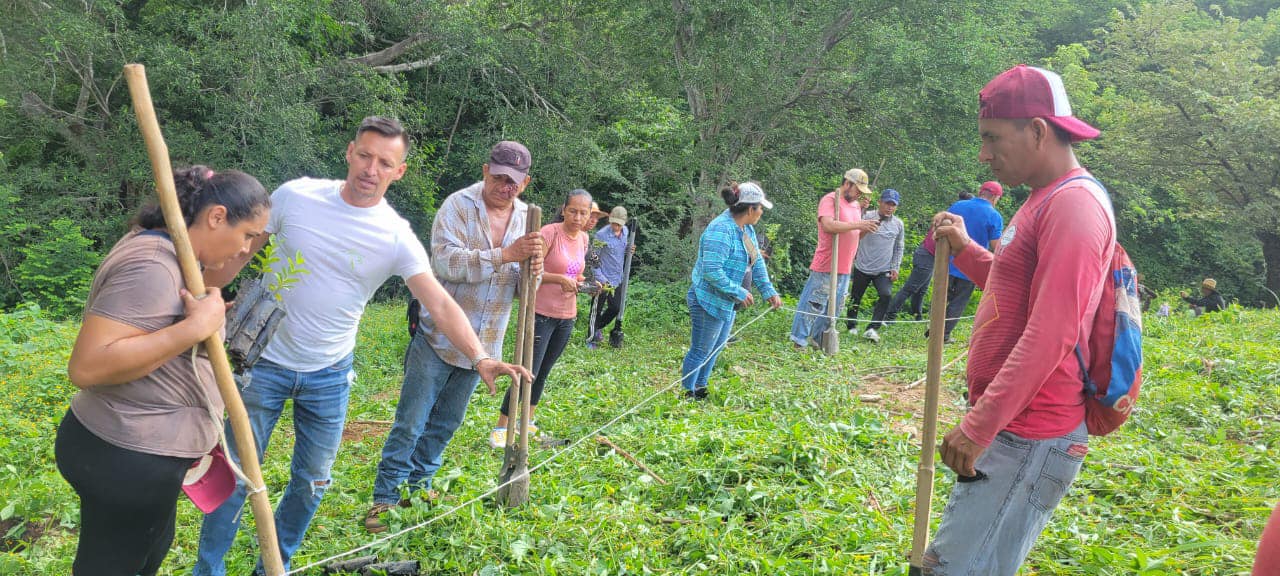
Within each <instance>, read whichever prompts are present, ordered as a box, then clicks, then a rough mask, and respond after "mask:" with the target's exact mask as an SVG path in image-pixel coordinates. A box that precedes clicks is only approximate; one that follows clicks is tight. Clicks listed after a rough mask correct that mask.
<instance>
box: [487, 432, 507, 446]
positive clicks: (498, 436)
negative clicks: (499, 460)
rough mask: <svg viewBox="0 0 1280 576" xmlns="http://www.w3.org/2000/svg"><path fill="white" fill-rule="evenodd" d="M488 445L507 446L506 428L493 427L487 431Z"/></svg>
mask: <svg viewBox="0 0 1280 576" xmlns="http://www.w3.org/2000/svg"><path fill="white" fill-rule="evenodd" d="M489 447H490V448H506V447H507V429H506V428H494V429H493V431H492V432H490V433H489Z"/></svg>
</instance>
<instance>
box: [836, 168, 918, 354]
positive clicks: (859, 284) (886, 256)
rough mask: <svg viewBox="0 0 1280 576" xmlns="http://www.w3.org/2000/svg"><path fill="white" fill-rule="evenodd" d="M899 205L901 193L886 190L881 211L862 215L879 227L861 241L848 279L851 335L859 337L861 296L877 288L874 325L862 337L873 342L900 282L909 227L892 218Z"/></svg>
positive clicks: (878, 336)
mask: <svg viewBox="0 0 1280 576" xmlns="http://www.w3.org/2000/svg"><path fill="white" fill-rule="evenodd" d="M899 202H901V198H900V197H899V196H898V191H897V190H894V189H892V188H889V189H886V190H885V191H884V192H882V193H880V205H879V207H878V208H877V209H876V210H875V211H874V212H867V213H865V214H863V215H862V218H863V219H864V220H875V221H878V222H879V226H878V227H876V229H875V230H874V231H872V232H868V233H867V234H865V235H863V237H862V239H861V240H859V241H858V256H857V257H856V258H855V259H854V261H853V274H852V275H851V276H850V279H849V309H848V319H847V320H845V323H846V324H847V325H848V327H849V333H850V334H856V333H857V328H858V308H860V307H861V306H862V295H863V294H865V293H866V291H867V286H868V285H874V286H875V288H876V292H877V293H878V294H879V299H877V300H876V306H875V309H874V310H873V311H872V313H871V324H870V325H869V326H867V331H866V332H864V333H863V334H862V337H863V338H866V339H867V340H870V341H872V342H879V341H880V333H879V332H877V329H878V328H880V327H881V326H883V325H884V324H882V323H883V322H884V319H885V316H886V314H887V313H888V311H889V303H890V302H891V301H892V300H893V283H894V282H896V281H897V280H898V270H899V269H900V268H901V267H902V252H903V247H904V246H905V242H906V227H905V226H904V225H903V224H902V220H901V219H899V218H898V217H897V216H894V215H893V214H894V212H897V210H898V203H899Z"/></svg>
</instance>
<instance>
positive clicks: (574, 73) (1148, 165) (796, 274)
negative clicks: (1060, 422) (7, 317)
mask: <svg viewBox="0 0 1280 576" xmlns="http://www.w3.org/2000/svg"><path fill="white" fill-rule="evenodd" d="M1272 6H1273V3H1271V2H1266V1H1263V0H1228V1H1225V2H1213V3H1211V2H1209V1H1208V0H1201V1H1198V2H1194V3H1193V2H1190V1H1153V2H1127V1H1123V0H1086V1H1076V0H1047V1H1036V2H1028V1H1026V0H983V1H981V2H979V1H976V0H960V1H954V2H934V1H905V2H903V1H887V0H872V1H866V2H856V3H848V2H835V1H831V0H804V1H800V2H773V1H765V2H741V1H712V2H690V1H688V0H671V1H669V2H668V1H662V2H654V1H640V2H634V1H630V0H627V1H622V0H600V1H595V2H563V1H549V0H527V1H514V2H513V1H510V0H502V1H497V0H480V1H475V2H457V1H449V2H437V1H435V0H397V1H392V0H273V1H258V2H244V1H229V2H196V1H191V0H129V1H117V2H75V1H71V0H40V1H37V0H0V11H2V12H3V13H4V14H5V17H4V18H3V19H0V307H12V306H13V305H15V304H17V303H19V302H21V301H36V302H39V303H40V304H41V305H42V306H43V307H44V308H45V309H46V310H47V311H49V312H50V313H52V314H55V315H64V316H65V315H73V314H75V313H78V311H79V305H80V302H82V301H83V297H84V294H85V291H86V289H87V284H88V278H89V275H90V273H91V271H92V269H93V267H94V265H95V264H96V262H97V261H98V260H99V258H100V257H101V255H103V254H104V253H105V252H106V250H108V249H109V247H110V246H111V244H112V243H113V242H114V240H115V239H116V238H118V237H119V235H120V233H121V231H122V226H123V224H124V222H125V221H126V219H127V218H128V216H129V214H130V213H132V211H133V210H134V209H136V207H137V206H138V205H139V204H140V203H142V202H143V201H145V200H146V199H148V198H149V197H150V195H151V184H150V175H149V169H148V166H147V164H146V159H145V156H144V153H143V150H142V147H141V141H140V138H139V137H138V134H137V129H136V126H135V125H134V122H133V115H132V112H131V111H130V110H129V105H128V98H127V93H126V90H125V89H124V86H123V83H122V82H121V75H120V69H121V66H122V65H123V64H125V63H127V62H142V63H145V64H146V65H147V67H148V75H149V78H150V80H151V84H152V92H153V95H154V97H155V100H156V103H157V107H158V109H159V115H160V117H161V119H162V121H163V123H164V128H165V132H166V136H167V139H168V142H169V145H170V147H171V149H172V156H173V158H174V159H175V161H177V162H204V163H209V164H212V165H214V166H217V167H236V168H240V169H243V170H246V171H248V172H250V173H252V174H255V175H257V176H258V177H259V178H260V179H261V180H263V182H264V183H265V184H267V186H268V187H274V186H275V185H277V184H279V183H281V182H283V181H285V180H287V179H290V178H294V177H297V176H300V175H304V174H305V175H324V176H338V175H341V174H342V173H343V165H342V156H341V154H340V152H341V150H342V146H343V145H344V144H345V142H346V141H347V140H348V139H349V138H350V133H351V130H352V127H353V126H354V125H355V123H356V122H357V121H358V120H359V119H360V118H361V117H363V116H365V115H367V114H372V113H380V114H390V115H394V116H397V117H399V118H401V119H403V120H404V122H405V123H406V124H407V125H408V126H409V127H410V129H411V130H412V132H413V136H414V139H415V141H416V150H415V152H414V154H413V155H412V158H411V160H410V162H411V170H410V171H409V175H408V177H407V178H405V180H404V181H402V182H401V183H400V184H398V185H396V186H394V187H393V188H392V191H391V198H392V200H393V201H394V203H395V205H396V206H397V208H399V209H400V210H401V211H402V212H403V213H405V214H407V215H408V216H409V217H410V218H411V219H412V220H413V221H414V223H415V225H416V226H417V229H418V230H419V232H424V231H425V230H426V229H427V226H428V223H429V219H430V216H431V214H432V211H433V208H434V206H435V205H436V204H437V203H438V201H439V199H440V198H441V197H442V195H443V194H446V193H448V192H450V191H452V190H455V189H458V188H460V187H461V186H463V185H465V184H468V183H470V182H471V181H473V180H474V179H476V178H478V175H479V165H480V164H481V162H482V161H483V160H484V158H485V156H484V153H485V151H486V150H487V149H488V147H489V146H491V145H492V143H493V142H494V141H496V140H497V139H499V138H514V139H519V140H522V141H524V142H525V143H527V144H528V145H529V147H530V149H531V150H532V151H533V154H534V170H533V175H534V178H535V179H534V185H533V187H532V189H531V190H530V191H529V193H528V195H529V197H530V198H532V199H533V200H534V201H537V202H540V203H543V204H545V205H555V204H557V203H558V202H559V198H560V195H561V194H562V193H563V192H565V191H567V190H568V189H570V188H573V187H579V186H581V187H586V188H588V189H589V190H591V191H592V192H594V193H595V194H596V195H597V196H598V197H599V199H600V200H601V204H602V205H604V206H606V207H608V206H611V205H613V204H616V203H623V204H626V205H627V206H628V207H629V208H631V210H632V213H633V214H636V215H637V216H639V218H640V220H641V223H642V225H643V226H644V228H645V234H646V237H647V240H648V241H646V242H644V243H642V245H641V248H640V256H639V266H640V270H641V271H642V273H643V274H644V275H645V276H646V277H648V278H651V279H654V280H671V279H677V278H681V277H683V275H684V274H685V271H686V270H687V269H688V266H689V264H690V254H691V248H692V242H693V240H692V238H693V236H694V234H692V233H693V232H696V231H697V230H698V228H699V227H700V225H701V223H703V222H705V221H706V219H707V218H708V217H709V216H710V215H712V214H714V213H715V212H716V211H717V210H718V208H717V197H716V195H715V194H714V190H715V187H716V186H717V185H719V184H720V183H722V182H723V181H725V180H726V179H729V178H736V179H742V178H752V179H757V180H760V181H762V182H763V183H764V184H765V186H766V189H767V190H769V192H770V193H771V195H773V196H774V197H775V198H777V199H778V200H779V208H778V209H777V210H775V211H773V212H771V213H770V215H769V218H768V219H767V222H768V225H767V228H768V229H769V233H770V234H771V235H772V236H773V237H774V240H775V245H776V246H777V247H778V248H779V257H778V258H776V259H775V266H776V270H775V275H777V276H778V277H779V278H780V279H781V280H782V282H781V284H782V286H783V287H784V288H785V289H787V290H789V291H791V292H794V291H797V290H798V287H799V284H800V282H802V281H803V265H804V264H807V260H808V258H809V255H810V254H811V250H812V246H813V243H814V234H813V226H812V213H813V209H814V204H815V202H816V198H817V197H818V196H819V195H820V193H822V192H825V191H826V190H829V189H830V188H832V187H834V186H835V185H837V184H838V179H839V174H841V173H843V171H844V170H845V169H847V168H849V167H850V166H854V165H857V166H862V167H864V168H866V169H867V170H868V171H869V172H872V173H875V172H877V170H876V168H877V167H878V166H879V165H880V163H881V162H882V161H883V162H884V169H883V171H882V172H881V173H880V174H879V178H878V183H877V187H879V188H884V187H892V188H896V189H898V190H899V191H901V192H902V193H903V197H904V206H903V209H902V211H901V212H900V213H901V214H902V215H903V216H904V217H905V218H906V219H907V221H908V223H909V225H910V227H911V230H912V234H913V236H914V237H913V238H912V241H914V240H915V239H916V238H918V236H919V235H920V234H922V233H923V229H924V226H923V223H924V215H926V214H929V213H931V212H933V211H935V210H937V209H939V208H941V207H943V206H945V205H946V204H947V203H948V202H949V201H950V200H951V199H953V198H954V197H955V194H956V192H957V191H959V190H962V189H969V190H972V189H974V188H976V185H977V183H979V182H981V181H982V180H984V179H986V177H987V176H986V174H985V171H984V169H983V168H982V167H981V166H979V165H978V164H977V162H976V161H975V156H976V146H977V143H978V142H977V138H976V136H975V134H974V121H973V118H974V116H975V112H976V104H977V100H976V98H975V94H976V92H977V90H978V88H979V87H981V86H982V84H983V83H984V82H985V81H986V80H987V79H989V78H990V77H991V76H993V75H994V74H995V73H997V72H998V71H1000V70H1001V69H1004V68H1007V67H1008V66H1010V65H1012V64H1014V63H1017V62H1031V63H1036V64H1041V65H1045V66H1048V67H1050V68H1053V69H1055V70H1057V71H1059V72H1060V73H1062V74H1063V75H1064V77H1065V78H1066V80H1067V82H1068V84H1069V89H1070V92H1071V95H1072V98H1073V99H1074V102H1075V105H1076V108H1077V110H1078V113H1079V115H1081V116H1082V117H1084V118H1087V119H1088V120H1090V121H1092V122H1094V123H1095V124H1097V125H1098V126H1099V127H1101V128H1102V129H1103V131H1104V134H1105V136H1104V138H1102V139H1101V140H1099V141H1097V142H1095V143H1090V144H1085V145H1083V146H1081V147H1080V154H1081V156H1082V157H1083V159H1084V160H1085V161H1086V163H1087V164H1088V165H1089V166H1090V167H1091V168H1093V169H1094V171H1095V172H1096V173H1097V174H1098V175H1099V176H1100V177H1101V178H1102V179H1103V181H1105V182H1107V183H1108V184H1109V186H1110V188H1111V191H1112V193H1113V194H1114V195H1115V197H1116V204H1117V207H1118V208H1119V212H1120V217H1121V235H1122V238H1123V240H1124V241H1125V242H1126V243H1127V244H1128V245H1129V246H1130V247H1131V252H1132V253H1133V255H1134V258H1135V260H1137V262H1138V264H1139V268H1140V269H1142V270H1144V271H1145V272H1146V274H1147V277H1148V281H1149V283H1151V284H1152V285H1154V286H1156V287H1175V286H1181V287H1192V286H1194V284H1195V282H1196V281H1198V279H1199V278H1201V277H1203V276H1214V277H1216V278H1218V280H1219V286H1220V287H1221V289H1222V290H1223V291H1224V293H1226V294H1227V295H1228V297H1234V298H1238V299H1239V300H1240V301H1241V302H1242V303H1246V304H1262V303H1271V302H1273V300H1272V297H1271V296H1270V295H1268V294H1267V293H1266V292H1265V288H1264V285H1265V286H1267V287H1269V288H1270V289H1271V290H1273V291H1280V236H1277V234H1276V230H1277V229H1280V219H1278V217H1280V216H1278V215H1280V213H1278V211H1277V208H1280V192H1278V190H1280V188H1278V184H1280V162H1277V158H1276V151H1277V150H1280V146H1277V144H1278V142H1277V138H1280V136H1277V135H1280V98H1277V97H1276V91H1277V86H1280V69H1278V68H1277V65H1276V57H1277V55H1278V54H1280V28H1278V24H1280V15H1276V14H1275V13H1272V12H1270V9H1271V7H1272ZM1014 196H1015V198H1017V199H1021V198H1022V197H1023V196H1025V191H1017V193H1015V195H1014ZM1006 204H1007V205H1006V206H1004V207H1002V208H1003V209H1004V210H1007V211H1012V210H1013V209H1014V208H1015V206H1016V203H1006Z"/></svg>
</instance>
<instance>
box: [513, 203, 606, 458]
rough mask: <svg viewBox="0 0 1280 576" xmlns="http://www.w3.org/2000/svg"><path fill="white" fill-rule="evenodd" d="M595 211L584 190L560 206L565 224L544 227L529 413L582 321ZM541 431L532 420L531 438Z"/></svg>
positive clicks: (557, 223)
mask: <svg viewBox="0 0 1280 576" xmlns="http://www.w3.org/2000/svg"><path fill="white" fill-rule="evenodd" d="M591 212H592V209H591V194H589V193H588V192H587V191H586V190H582V189H580V188H579V189H576V190H573V191H571V192H569V195H568V196H567V197H566V198H565V201H564V205H563V206H562V207H561V208H560V220H559V221H557V222H554V223H552V224H547V225H546V226H543V227H542V243H543V246H545V247H546V251H547V252H546V254H545V255H544V258H543V273H542V284H541V286H539V287H538V294H537V301H536V303H535V305H534V313H535V321H534V328H533V333H534V338H533V376H534V379H533V390H532V395H531V396H530V401H531V402H532V408H531V409H530V412H532V411H533V410H534V409H536V408H537V406H538V401H539V400H541V399H542V391H543V389H544V387H545V386H546V383H547V376H548V375H549V374H550V373H551V368H552V367H554V366H555V365H556V361H557V360H559V359H560V355H561V354H562V353H564V349H565V346H566V345H567V344H568V343H569V337H570V336H571V335H572V334H573V324H574V321H575V320H576V319H577V318H578V284H579V283H580V282H582V280H583V271H584V270H585V268H586V258H587V249H588V247H589V246H590V242H591V234H590V232H589V231H588V230H587V229H586V226H587V223H588V221H589V220H590V219H591ZM510 400H511V394H510V390H509V389H508V391H507V393H506V394H503V396H502V409H501V413H500V414H499V416H498V423H497V424H496V425H495V426H494V429H493V432H492V433H490V435H489V444H490V446H493V447H494V448H499V447H502V446H505V445H506V437H507V436H506V434H507V420H508V418H507V417H508V414H509V411H510ZM537 431H538V429H537V426H534V425H533V424H532V416H531V417H530V425H529V433H530V434H531V435H532V434H536V433H537Z"/></svg>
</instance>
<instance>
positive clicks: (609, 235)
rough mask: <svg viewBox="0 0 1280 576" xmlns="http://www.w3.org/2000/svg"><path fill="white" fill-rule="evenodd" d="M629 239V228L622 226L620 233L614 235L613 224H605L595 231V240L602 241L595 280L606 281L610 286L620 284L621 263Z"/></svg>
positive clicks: (624, 258)
mask: <svg viewBox="0 0 1280 576" xmlns="http://www.w3.org/2000/svg"><path fill="white" fill-rule="evenodd" d="M630 239H631V230H629V229H628V228H627V227H626V226H623V227H622V234H621V235H614V233H613V226H605V227H604V228H601V229H600V230H598V231H596V240H599V241H601V242H603V243H604V247H602V248H600V267H599V268H596V280H603V281H605V282H608V283H609V285H610V286H621V285H622V264H623V262H624V261H625V260H626V257H627V242H628V241H630Z"/></svg>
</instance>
